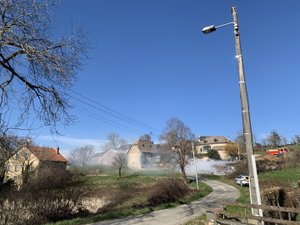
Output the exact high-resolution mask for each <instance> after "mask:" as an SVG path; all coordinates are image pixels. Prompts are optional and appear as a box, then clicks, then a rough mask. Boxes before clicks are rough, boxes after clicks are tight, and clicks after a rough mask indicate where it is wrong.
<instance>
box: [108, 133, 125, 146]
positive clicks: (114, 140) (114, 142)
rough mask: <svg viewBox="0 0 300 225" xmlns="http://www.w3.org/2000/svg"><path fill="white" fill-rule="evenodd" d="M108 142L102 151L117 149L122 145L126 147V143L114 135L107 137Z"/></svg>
mask: <svg viewBox="0 0 300 225" xmlns="http://www.w3.org/2000/svg"><path fill="white" fill-rule="evenodd" d="M107 139H108V142H107V143H106V145H104V147H103V150H108V149H119V148H120V147H121V146H123V145H127V141H126V140H125V139H123V138H121V137H120V136H119V135H118V134H116V133H110V134H108V136H107Z"/></svg>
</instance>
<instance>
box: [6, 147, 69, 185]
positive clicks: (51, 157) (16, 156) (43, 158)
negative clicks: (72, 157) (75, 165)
mask: <svg viewBox="0 0 300 225" xmlns="http://www.w3.org/2000/svg"><path fill="white" fill-rule="evenodd" d="M67 164H69V162H68V160H67V159H66V158H64V157H63V156H62V155H61V154H60V152H59V148H58V147H57V149H53V148H48V147H39V146H26V147H22V148H20V149H19V150H17V151H16V152H14V153H13V154H12V155H11V156H10V157H9V158H8V159H7V160H6V161H5V162H4V166H5V173H4V182H6V181H8V180H14V182H15V183H16V184H21V183H22V174H23V172H24V171H26V170H29V171H36V170H37V169H38V170H43V169H55V170H60V169H61V170H66V167H67Z"/></svg>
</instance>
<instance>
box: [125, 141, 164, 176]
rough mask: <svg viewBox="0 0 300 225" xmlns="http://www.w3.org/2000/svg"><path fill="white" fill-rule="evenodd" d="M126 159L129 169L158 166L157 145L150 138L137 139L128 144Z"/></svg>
mask: <svg viewBox="0 0 300 225" xmlns="http://www.w3.org/2000/svg"><path fill="white" fill-rule="evenodd" d="M127 160H128V163H127V166H128V167H129V168H130V169H137V170H140V169H147V168H149V169H150V168H155V167H158V166H159V165H160V154H159V145H155V144H154V143H153V142H152V141H150V140H144V139H139V140H138V141H136V142H135V143H134V144H132V145H131V146H130V148H129V150H128V153H127Z"/></svg>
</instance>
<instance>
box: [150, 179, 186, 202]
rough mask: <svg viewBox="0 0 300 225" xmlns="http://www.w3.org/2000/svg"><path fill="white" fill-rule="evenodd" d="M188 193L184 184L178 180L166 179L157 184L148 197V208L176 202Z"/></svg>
mask: <svg viewBox="0 0 300 225" xmlns="http://www.w3.org/2000/svg"><path fill="white" fill-rule="evenodd" d="M189 192H190V189H189V188H188V186H187V185H186V183H185V182H184V181H183V180H182V179H180V178H174V177H170V178H166V179H163V180H161V181H160V182H158V183H157V184H156V185H155V186H154V187H153V191H152V192H151V194H150V196H149V197H148V202H149V205H150V206H158V205H160V204H162V203H168V202H176V201H178V200H180V199H181V198H182V197H184V196H185V195H186V194H188V193H189Z"/></svg>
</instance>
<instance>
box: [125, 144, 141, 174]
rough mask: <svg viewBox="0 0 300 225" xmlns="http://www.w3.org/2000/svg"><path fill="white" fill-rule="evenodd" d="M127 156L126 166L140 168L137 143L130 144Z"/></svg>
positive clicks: (139, 154)
mask: <svg viewBox="0 0 300 225" xmlns="http://www.w3.org/2000/svg"><path fill="white" fill-rule="evenodd" d="M127 157H128V162H127V166H128V167H129V168H130V169H142V165H141V151H140V149H139V145H138V144H134V145H132V146H131V148H130V149H129V151H128V154H127Z"/></svg>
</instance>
